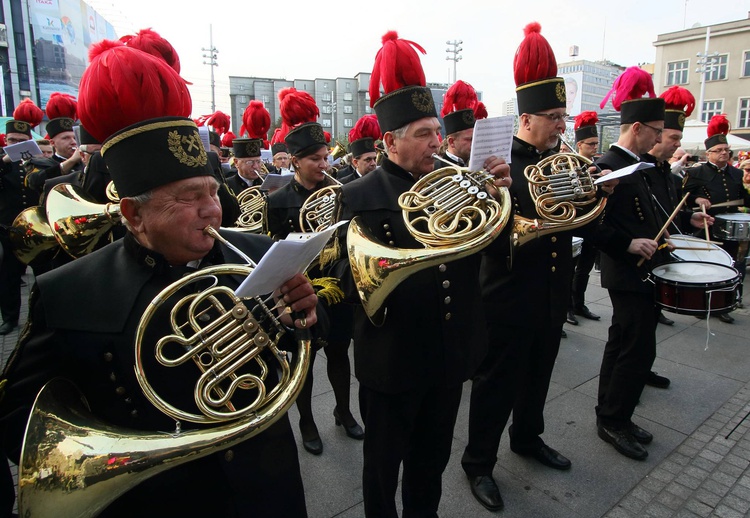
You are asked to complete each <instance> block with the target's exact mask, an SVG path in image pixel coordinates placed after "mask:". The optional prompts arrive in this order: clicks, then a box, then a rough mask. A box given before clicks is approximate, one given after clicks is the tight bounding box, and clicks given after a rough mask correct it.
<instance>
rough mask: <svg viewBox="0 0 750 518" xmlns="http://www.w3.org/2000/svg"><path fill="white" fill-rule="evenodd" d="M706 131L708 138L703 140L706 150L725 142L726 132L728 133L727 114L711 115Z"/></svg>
mask: <svg viewBox="0 0 750 518" xmlns="http://www.w3.org/2000/svg"><path fill="white" fill-rule="evenodd" d="M706 133H708V138H707V139H706V140H704V141H703V143H704V144H705V145H706V151H708V150H709V149H711V148H712V147H714V146H718V145H719V144H726V143H727V133H729V119H727V116H726V115H725V114H723V113H721V114H718V115H714V116H713V117H711V120H710V121H708V127H707V128H706Z"/></svg>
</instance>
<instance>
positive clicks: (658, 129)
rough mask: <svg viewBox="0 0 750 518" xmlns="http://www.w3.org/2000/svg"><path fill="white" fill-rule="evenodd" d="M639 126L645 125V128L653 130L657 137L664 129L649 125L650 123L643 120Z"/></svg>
mask: <svg viewBox="0 0 750 518" xmlns="http://www.w3.org/2000/svg"><path fill="white" fill-rule="evenodd" d="M641 126H646V127H647V128H649V129H652V130H654V131H655V132H656V136H657V137H659V136H661V134H662V133H664V129H662V128H654V127H653V126H650V125H648V124H646V123H645V122H641Z"/></svg>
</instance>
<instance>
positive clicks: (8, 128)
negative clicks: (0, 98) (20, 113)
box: [5, 119, 31, 137]
mask: <svg viewBox="0 0 750 518" xmlns="http://www.w3.org/2000/svg"><path fill="white" fill-rule="evenodd" d="M5 133H22V134H23V135H28V136H29V137H30V136H31V124H29V123H28V122H24V121H17V120H14V119H11V120H9V121H8V122H6V123H5Z"/></svg>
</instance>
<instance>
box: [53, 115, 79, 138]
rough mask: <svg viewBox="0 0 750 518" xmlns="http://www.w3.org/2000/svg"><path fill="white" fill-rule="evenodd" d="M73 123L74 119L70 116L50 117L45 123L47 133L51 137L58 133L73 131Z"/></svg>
mask: <svg viewBox="0 0 750 518" xmlns="http://www.w3.org/2000/svg"><path fill="white" fill-rule="evenodd" d="M74 124H75V121H74V120H73V119H71V118H70V117H57V118H56V119H52V120H51V121H49V122H48V123H47V135H49V136H50V138H52V137H56V136H57V135H59V134H60V133H64V132H66V131H73V126H74Z"/></svg>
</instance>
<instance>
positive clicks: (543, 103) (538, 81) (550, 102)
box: [513, 22, 566, 114]
mask: <svg viewBox="0 0 750 518" xmlns="http://www.w3.org/2000/svg"><path fill="white" fill-rule="evenodd" d="M541 31H542V26H541V25H540V24H539V23H537V22H531V23H530V24H528V25H527V26H526V27H524V29H523V32H524V39H523V41H522V42H521V44H520V45H519V46H518V50H516V55H515V57H514V58H513V76H514V79H515V82H516V98H517V99H518V113H529V114H532V113H536V112H539V111H541V110H551V109H553V108H565V106H566V104H565V99H566V97H565V80H564V79H563V78H562V77H557V60H556V59H555V53H554V52H553V51H552V47H551V46H550V44H549V42H548V41H547V39H546V38H545V37H544V36H542V34H541Z"/></svg>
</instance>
